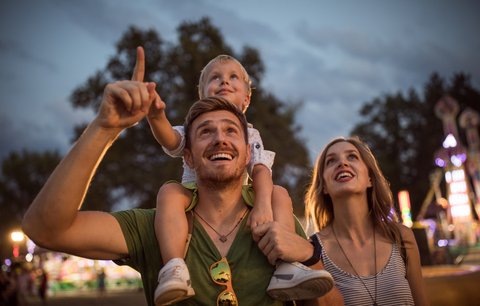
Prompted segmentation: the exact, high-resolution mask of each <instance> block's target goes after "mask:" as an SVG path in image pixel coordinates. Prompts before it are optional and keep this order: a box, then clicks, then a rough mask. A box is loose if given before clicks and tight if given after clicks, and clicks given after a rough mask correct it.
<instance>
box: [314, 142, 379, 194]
mask: <svg viewBox="0 0 480 306" xmlns="http://www.w3.org/2000/svg"><path fill="white" fill-rule="evenodd" d="M323 181H324V187H323V192H324V193H325V194H329V195H330V197H331V198H332V199H334V198H337V197H343V196H348V195H352V194H362V193H366V192H367V188H368V187H371V186H372V182H371V180H370V177H369V174H368V168H367V166H366V165H365V163H364V161H363V160H362V158H361V156H360V152H358V149H357V148H356V147H355V146H354V145H353V144H351V143H349V142H347V141H341V142H337V143H335V144H333V145H332V146H330V147H329V148H328V150H327V153H326V158H325V163H324V171H323Z"/></svg>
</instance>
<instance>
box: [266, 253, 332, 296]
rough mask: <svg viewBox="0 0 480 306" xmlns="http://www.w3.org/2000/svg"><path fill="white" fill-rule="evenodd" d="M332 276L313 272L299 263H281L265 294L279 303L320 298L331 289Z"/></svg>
mask: <svg viewBox="0 0 480 306" xmlns="http://www.w3.org/2000/svg"><path fill="white" fill-rule="evenodd" d="M333 285H334V281H333V278H332V275H330V273H328V272H327V271H325V270H313V269H310V268H309V267H307V266H305V265H302V264H301V263H299V262H292V263H289V262H283V261H282V262H281V263H280V264H279V265H278V266H277V269H276V270H275V272H274V273H273V276H272V279H271V280H270V284H269V285H268V288H267V293H268V295H270V296H271V297H272V298H273V299H276V300H280V301H292V300H308V299H314V298H318V297H321V296H322V295H324V294H326V293H327V292H328V291H330V290H331V289H332V288H333Z"/></svg>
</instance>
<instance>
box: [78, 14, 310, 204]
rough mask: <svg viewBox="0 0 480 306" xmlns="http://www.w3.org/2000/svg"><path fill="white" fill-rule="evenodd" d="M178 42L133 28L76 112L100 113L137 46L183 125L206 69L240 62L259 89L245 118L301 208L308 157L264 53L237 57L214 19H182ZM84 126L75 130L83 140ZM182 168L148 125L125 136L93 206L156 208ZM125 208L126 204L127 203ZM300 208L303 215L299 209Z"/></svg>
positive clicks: (95, 187) (93, 193)
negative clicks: (267, 72)
mask: <svg viewBox="0 0 480 306" xmlns="http://www.w3.org/2000/svg"><path fill="white" fill-rule="evenodd" d="M177 31H178V41H177V42H176V43H167V42H165V41H164V40H163V39H162V38H161V36H160V34H159V33H157V32H155V31H154V30H146V31H145V30H141V29H138V28H136V27H130V28H129V29H128V31H127V32H126V33H125V34H124V35H123V37H122V38H121V39H120V41H119V42H118V43H117V54H116V55H114V56H113V57H112V58H111V59H110V60H109V62H108V63H107V65H106V68H105V69H103V70H102V71H98V72H96V73H95V74H94V75H93V76H92V77H90V78H89V79H88V80H87V81H86V82H85V84H83V85H81V86H79V87H78V88H77V89H76V90H75V91H74V92H73V94H72V96H71V101H72V104H73V105H74V106H75V107H91V108H93V109H95V110H96V109H97V108H98V106H99V103H100V101H101V97H102V92H103V88H104V87H105V85H106V84H107V83H108V82H111V81H115V80H121V79H128V78H130V75H131V73H132V70H133V67H134V64H135V48H136V47H137V46H139V45H142V46H144V49H145V58H146V80H148V81H153V82H155V83H157V91H158V93H159V94H160V96H161V97H162V99H163V100H164V101H165V103H166V105H167V116H168V118H169V119H170V121H171V122H172V124H176V125H178V124H182V123H183V119H184V116H185V115H186V113H187V110H188V109H189V107H190V105H191V104H192V103H193V102H194V101H196V100H197V99H198V90H197V84H198V79H199V76H200V72H201V70H202V68H203V67H204V66H205V65H206V64H207V63H208V62H209V61H210V60H211V59H212V58H214V57H215V56H217V55H219V54H230V55H232V56H234V57H235V58H237V59H238V60H239V61H240V62H241V63H242V64H243V65H244V66H245V68H246V70H247V71H248V72H249V74H250V76H251V78H252V80H253V82H254V87H255V91H254V93H253V96H252V101H251V102H252V103H251V106H250V109H249V110H248V112H247V114H246V115H247V118H248V120H249V122H251V123H252V124H253V125H254V126H255V127H256V128H257V129H258V130H259V131H260V133H261V135H262V139H263V141H264V144H265V147H266V148H267V149H269V150H273V151H275V152H277V156H276V159H275V165H274V168H273V174H274V176H273V178H274V182H275V183H277V184H281V185H283V186H285V187H286V188H287V189H289V190H290V193H291V195H292V197H293V198H294V201H295V203H296V204H297V205H299V206H301V205H302V195H303V189H304V186H305V183H306V181H307V178H308V170H307V167H308V164H309V160H308V153H307V150H306V148H305V145H304V144H303V142H302V141H301V139H299V138H298V136H297V134H298V131H299V130H300V128H299V127H298V126H297V125H296V124H295V120H294V119H295V110H294V106H293V105H290V106H289V105H287V104H286V103H285V102H282V101H280V100H278V99H277V98H276V97H275V96H274V95H273V94H271V93H268V92H265V91H264V90H263V88H262V86H261V78H262V77H263V73H264V66H263V64H262V61H261V58H260V54H259V53H258V51H257V50H255V49H254V48H252V47H248V46H245V47H244V48H243V49H242V51H241V53H239V54H236V53H235V52H234V50H233V49H232V48H231V47H229V46H228V45H227V44H226V43H225V42H224V39H223V37H222V35H221V33H220V31H219V30H218V29H217V28H215V27H214V26H213V25H212V24H211V23H210V21H209V19H208V18H203V19H200V20H199V21H198V22H184V23H182V24H180V26H179V27H178V29H177ZM83 129H84V126H82V127H77V135H78V134H79V133H80V132H81V131H82V130H83ZM181 171H182V167H181V163H180V160H179V159H176V160H173V159H172V158H170V157H168V156H166V155H165V154H164V153H163V150H162V149H161V147H160V146H159V145H158V144H157V143H156V142H155V140H154V138H153V136H152V134H151V131H150V128H149V126H148V123H147V122H146V120H144V121H142V122H141V123H139V124H138V125H136V126H135V127H133V128H130V129H128V130H127V131H125V132H124V133H123V134H122V135H121V137H120V138H119V139H118V140H117V141H116V143H115V144H114V145H113V146H112V148H111V149H110V151H109V153H108V154H107V155H106V157H105V160H104V161H103V162H102V164H101V166H100V168H99V169H98V171H97V174H96V176H95V178H94V181H93V184H92V187H91V189H90V192H89V194H88V195H87V199H86V205H85V206H84V208H88V209H92V208H95V209H99V208H100V209H104V210H109V209H112V207H114V204H116V203H119V201H120V200H121V199H123V200H124V201H125V199H127V200H126V201H127V202H128V203H127V204H130V205H133V206H139V207H154V206H155V197H156V193H157V190H158V188H159V187H160V185H161V184H162V183H164V182H165V181H167V180H171V179H177V180H178V179H180V175H181ZM123 203H125V202H123ZM301 210H302V209H301V207H297V211H301Z"/></svg>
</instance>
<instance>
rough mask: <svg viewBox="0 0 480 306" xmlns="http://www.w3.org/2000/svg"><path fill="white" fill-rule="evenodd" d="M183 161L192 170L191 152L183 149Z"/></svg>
mask: <svg viewBox="0 0 480 306" xmlns="http://www.w3.org/2000/svg"><path fill="white" fill-rule="evenodd" d="M183 159H184V160H185V163H186V164H187V165H188V166H189V167H190V168H192V169H193V158H192V152H191V151H190V149H187V148H184V149H183Z"/></svg>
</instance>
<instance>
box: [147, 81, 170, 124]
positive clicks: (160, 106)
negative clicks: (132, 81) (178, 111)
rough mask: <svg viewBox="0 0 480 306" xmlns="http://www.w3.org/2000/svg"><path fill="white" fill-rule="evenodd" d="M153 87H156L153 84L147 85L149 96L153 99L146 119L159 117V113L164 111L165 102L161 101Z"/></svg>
mask: <svg viewBox="0 0 480 306" xmlns="http://www.w3.org/2000/svg"><path fill="white" fill-rule="evenodd" d="M151 84H154V83H151ZM155 87H156V86H155V85H154V86H148V87H147V88H148V93H149V95H150V98H151V99H153V102H152V104H151V105H150V108H149V110H148V114H147V119H148V120H156V119H160V117H161V115H163V113H164V112H165V107H166V105H165V102H163V100H162V98H160V95H159V94H158V93H157V91H156V90H155Z"/></svg>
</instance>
